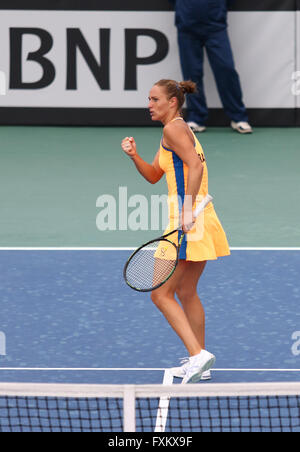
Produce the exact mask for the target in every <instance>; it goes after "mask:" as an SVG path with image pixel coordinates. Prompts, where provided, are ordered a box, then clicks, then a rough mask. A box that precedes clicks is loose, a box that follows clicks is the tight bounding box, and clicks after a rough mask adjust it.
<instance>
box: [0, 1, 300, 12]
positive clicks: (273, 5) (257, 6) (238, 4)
mask: <svg viewBox="0 0 300 452" xmlns="http://www.w3.org/2000/svg"><path fill="white" fill-rule="evenodd" d="M179 1H180V0H179ZM25 5H26V6H25ZM0 9H10V10H13V9H19V10H45V11H46V10H65V11H66V10H69V11H77V10H85V11H171V10H172V9H173V7H172V3H171V2H169V1H168V0H143V1H141V0H109V1H108V0H48V1H43V2H41V1H40V0H27V1H26V2H24V0H1V5H0ZM229 9H230V10H232V11H295V10H297V9H298V10H300V0H230V8H229Z"/></svg>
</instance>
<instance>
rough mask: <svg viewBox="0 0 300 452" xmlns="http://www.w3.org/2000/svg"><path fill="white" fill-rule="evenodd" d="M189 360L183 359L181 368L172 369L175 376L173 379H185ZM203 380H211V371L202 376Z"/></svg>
mask: <svg viewBox="0 0 300 452" xmlns="http://www.w3.org/2000/svg"><path fill="white" fill-rule="evenodd" d="M189 361H190V359H189V358H182V359H181V361H180V362H181V364H182V365H181V366H179V367H172V368H171V369H170V371H171V374H172V375H173V377H175V378H184V377H185V374H186V372H187V368H188V367H189ZM201 380H211V372H210V370H207V371H205V372H203V374H202V376H201Z"/></svg>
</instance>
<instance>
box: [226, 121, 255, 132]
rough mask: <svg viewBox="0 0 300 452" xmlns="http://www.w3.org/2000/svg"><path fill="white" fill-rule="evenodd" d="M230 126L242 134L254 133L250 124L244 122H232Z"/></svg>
mask: <svg viewBox="0 0 300 452" xmlns="http://www.w3.org/2000/svg"><path fill="white" fill-rule="evenodd" d="M230 125H231V127H232V128H233V130H236V131H237V132H239V133H242V134H246V133H252V132H253V129H252V127H251V126H250V124H248V122H244V121H240V122H234V121H231V124H230Z"/></svg>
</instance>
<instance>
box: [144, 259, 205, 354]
mask: <svg viewBox="0 0 300 452" xmlns="http://www.w3.org/2000/svg"><path fill="white" fill-rule="evenodd" d="M191 264H192V265H191ZM197 264H199V265H198V266H197ZM200 264H201V265H200ZM196 267H197V268H198V271H196ZM200 269H201V270H200ZM203 269H204V266H203V264H202V263H191V262H186V261H183V260H181V261H179V263H178V266H177V268H176V271H175V273H174V275H173V276H172V277H171V278H170V279H169V281H167V282H166V283H165V284H164V285H163V286H162V287H160V288H159V289H156V290H154V291H153V292H152V293H151V299H152V301H153V302H154V304H155V305H156V306H157V307H158V309H159V310H160V311H161V312H162V313H163V315H164V317H165V318H166V320H167V321H168V322H169V324H170V325H171V327H172V328H173V329H174V331H175V332H176V333H177V335H178V336H179V337H180V339H181V340H182V341H183V343H184V345H185V347H186V348H187V350H188V352H189V354H190V355H191V356H193V355H197V354H198V353H200V352H201V350H202V345H201V343H200V342H201V341H202V336H201V335H198V327H197V328H196V326H195V323H193V322H192V324H194V326H192V324H191V321H190V320H189V318H188V316H191V315H192V308H188V309H187V313H186V312H185V311H184V310H183V309H182V308H181V306H180V305H179V303H178V302H177V301H176V299H175V293H178V292H179V293H180V290H181V289H182V290H183V288H184V287H185V286H186V285H187V284H190V282H191V281H194V283H193V285H194V287H197V283H196V281H195V278H196V275H197V274H198V275H199V277H200V276H201V274H202V272H203ZM199 277H198V279H199ZM186 280H187V281H188V282H186ZM195 304H196V303H193V306H194V305H195ZM200 304H201V303H200ZM186 305H187V303H186ZM193 309H195V308H193ZM197 312H199V310H198V311H197ZM201 322H203V319H202V320H201V321H200V323H201ZM197 336H198V337H197Z"/></svg>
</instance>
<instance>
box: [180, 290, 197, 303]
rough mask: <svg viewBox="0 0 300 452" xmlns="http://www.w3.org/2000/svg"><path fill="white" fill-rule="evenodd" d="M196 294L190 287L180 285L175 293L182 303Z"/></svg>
mask: <svg viewBox="0 0 300 452" xmlns="http://www.w3.org/2000/svg"><path fill="white" fill-rule="evenodd" d="M196 294H197V292H196V290H195V289H194V288H192V287H181V288H178V289H177V290H176V295H177V297H178V298H179V300H180V301H181V302H182V303H188V302H189V301H190V300H192V299H193V298H194V297H195V295H196Z"/></svg>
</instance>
